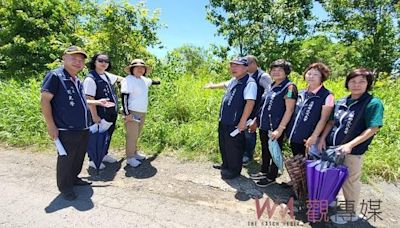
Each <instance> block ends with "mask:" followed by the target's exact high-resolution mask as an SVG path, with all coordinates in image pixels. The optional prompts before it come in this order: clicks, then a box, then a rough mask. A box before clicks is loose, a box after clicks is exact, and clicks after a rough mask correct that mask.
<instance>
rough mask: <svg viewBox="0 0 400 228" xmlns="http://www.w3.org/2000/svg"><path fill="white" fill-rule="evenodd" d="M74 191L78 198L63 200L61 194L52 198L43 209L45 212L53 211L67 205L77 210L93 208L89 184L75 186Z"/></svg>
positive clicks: (91, 190)
mask: <svg viewBox="0 0 400 228" xmlns="http://www.w3.org/2000/svg"><path fill="white" fill-rule="evenodd" d="M74 192H75V193H76V194H77V195H78V198H77V199H76V200H73V201H67V200H65V199H64V198H63V197H62V195H61V194H59V195H58V196H57V197H56V198H54V199H53V200H52V201H51V202H50V203H49V205H48V206H47V207H46V208H45V209H44V210H45V212H46V213H53V212H56V211H58V210H62V209H64V208H68V207H74V208H75V209H76V210H78V211H88V210H90V209H92V208H93V206H94V205H93V201H92V199H91V198H92V196H93V189H92V187H91V186H90V185H87V186H75V187H74Z"/></svg>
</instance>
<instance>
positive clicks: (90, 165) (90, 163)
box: [89, 161, 106, 170]
mask: <svg viewBox="0 0 400 228" xmlns="http://www.w3.org/2000/svg"><path fill="white" fill-rule="evenodd" d="M89 167H92V168H94V169H97V168H96V165H95V164H94V162H93V161H89ZM105 168H106V166H105V165H104V164H103V162H102V163H100V168H99V169H100V170H102V169H105Z"/></svg>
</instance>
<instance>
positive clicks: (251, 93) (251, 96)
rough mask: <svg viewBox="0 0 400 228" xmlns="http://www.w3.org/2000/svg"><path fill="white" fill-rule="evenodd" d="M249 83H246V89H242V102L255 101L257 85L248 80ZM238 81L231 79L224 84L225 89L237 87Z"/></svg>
mask: <svg viewBox="0 0 400 228" xmlns="http://www.w3.org/2000/svg"><path fill="white" fill-rule="evenodd" d="M249 80H251V81H250V82H247V85H246V87H244V91H243V99H244V100H256V99H257V83H256V82H255V81H254V79H252V78H249ZM238 82H239V80H237V79H236V78H232V79H231V80H229V81H227V82H226V83H225V86H226V88H227V89H229V88H232V87H234V86H236V85H237V83H238Z"/></svg>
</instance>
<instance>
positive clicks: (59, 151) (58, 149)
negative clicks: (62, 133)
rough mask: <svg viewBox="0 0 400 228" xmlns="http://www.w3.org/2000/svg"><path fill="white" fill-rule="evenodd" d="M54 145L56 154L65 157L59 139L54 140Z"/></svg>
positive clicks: (65, 153)
mask: <svg viewBox="0 0 400 228" xmlns="http://www.w3.org/2000/svg"><path fill="white" fill-rule="evenodd" d="M54 143H55V144H56V148H57V151H58V154H59V155H60V156H66V155H67V152H66V151H65V149H64V146H63V145H62V143H61V141H60V139H59V138H56V140H54Z"/></svg>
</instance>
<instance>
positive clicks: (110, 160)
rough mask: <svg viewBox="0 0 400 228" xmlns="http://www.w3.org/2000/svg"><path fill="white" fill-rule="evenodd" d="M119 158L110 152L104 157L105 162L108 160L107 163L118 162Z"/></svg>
mask: <svg viewBox="0 0 400 228" xmlns="http://www.w3.org/2000/svg"><path fill="white" fill-rule="evenodd" d="M117 161H118V160H117V159H116V158H115V157H114V156H112V155H110V154H107V155H106V156H104V158H103V162H107V163H115V162H117Z"/></svg>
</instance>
